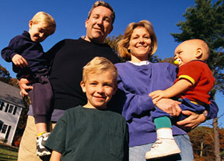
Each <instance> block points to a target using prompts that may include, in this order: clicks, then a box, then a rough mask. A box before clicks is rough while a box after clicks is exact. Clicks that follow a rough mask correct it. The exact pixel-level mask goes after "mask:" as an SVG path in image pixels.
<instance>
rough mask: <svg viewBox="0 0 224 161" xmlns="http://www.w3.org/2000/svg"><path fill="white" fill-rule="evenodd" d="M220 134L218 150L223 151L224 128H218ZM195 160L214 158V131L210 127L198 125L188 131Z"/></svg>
mask: <svg viewBox="0 0 224 161" xmlns="http://www.w3.org/2000/svg"><path fill="white" fill-rule="evenodd" d="M218 130H219V134H220V150H221V151H222V152H224V129H223V128H222V129H218ZM189 136H190V138H191V142H192V146H193V151H194V158H195V161H202V160H203V161H206V160H214V159H215V155H214V153H213V151H214V146H213V145H214V131H213V129H212V128H210V127H206V126H199V127H197V128H195V129H194V130H192V131H191V132H190V133H189Z"/></svg>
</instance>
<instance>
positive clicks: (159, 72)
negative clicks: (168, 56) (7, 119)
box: [116, 20, 217, 161]
mask: <svg viewBox="0 0 224 161" xmlns="http://www.w3.org/2000/svg"><path fill="white" fill-rule="evenodd" d="M117 49H118V53H119V54H120V57H122V58H124V59H126V60H130V61H127V62H125V63H118V64H116V67H117V69H118V74H119V76H118V88H119V94H118V95H119V98H120V100H119V101H118V100H117V102H118V103H120V106H119V107H121V106H123V108H122V115H123V116H124V117H125V118H126V121H127V123H128V126H129V147H130V148H129V160H130V161H145V153H146V152H147V151H149V150H150V148H151V146H152V144H153V142H155V141H156V130H155V126H154V123H153V120H152V117H151V115H150V111H153V110H154V109H155V106H157V107H158V108H160V109H161V110H163V111H165V112H167V113H169V114H171V116H178V115H179V114H180V112H181V109H180V107H179V104H180V103H179V102H177V101H174V100H172V99H161V100H160V101H159V102H156V104H154V103H153V101H152V99H151V97H149V93H151V92H152V91H155V90H164V89H166V88H168V87H170V86H171V85H172V84H173V82H174V80H175V78H176V67H175V66H173V65H172V64H169V63H151V62H149V61H148V60H149V57H151V56H152V55H153V54H154V53H155V52H156V50H157V39H156V35H155V32H154V30H153V26H152V24H151V23H150V22H149V21H147V20H142V21H140V22H138V23H130V24H129V25H128V27H127V28H126V30H125V32H124V36H123V38H122V39H121V40H120V41H119V43H118V48H117ZM121 97H122V99H121ZM216 108H217V107H216ZM183 113H184V114H186V115H189V117H188V118H187V119H185V120H183V121H180V122H178V123H177V124H178V125H185V126H183V127H184V128H190V129H193V128H195V127H196V126H197V125H199V124H200V123H201V122H204V121H205V119H206V117H205V116H204V115H203V114H195V113H193V112H190V111H183ZM211 113H212V112H210V114H211ZM214 113H215V112H214ZM214 116H215V115H214ZM214 116H211V117H214ZM193 117H194V119H193ZM172 129H173V135H174V139H175V141H176V142H177V144H178V146H179V148H180V149H181V153H180V154H178V155H173V156H169V157H165V158H161V159H160V160H163V159H164V160H166V161H167V160H172V161H175V160H182V161H183V160H185V161H191V160H192V161H193V151H192V146H191V142H190V139H189V137H188V135H187V133H186V132H185V131H184V130H182V129H181V128H178V127H177V126H175V125H174V126H173V128H172Z"/></svg>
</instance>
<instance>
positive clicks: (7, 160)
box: [0, 143, 18, 161]
mask: <svg viewBox="0 0 224 161" xmlns="http://www.w3.org/2000/svg"><path fill="white" fill-rule="evenodd" d="M17 153H18V148H16V147H13V146H8V145H5V144H1V143H0V160H1V161H16V160H17V156H18V155H17Z"/></svg>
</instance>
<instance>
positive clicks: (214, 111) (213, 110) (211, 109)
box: [206, 100, 219, 119]
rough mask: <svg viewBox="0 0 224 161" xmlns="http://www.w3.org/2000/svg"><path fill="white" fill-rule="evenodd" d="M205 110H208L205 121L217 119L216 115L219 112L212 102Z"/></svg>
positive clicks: (212, 101)
mask: <svg viewBox="0 0 224 161" xmlns="http://www.w3.org/2000/svg"><path fill="white" fill-rule="evenodd" d="M206 109H207V110H208V116H207V119H214V118H216V117H217V114H218V111H219V107H218V105H217V104H216V103H215V101H214V100H211V104H210V105H209V106H208V108H206Z"/></svg>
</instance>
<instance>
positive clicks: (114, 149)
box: [45, 57, 128, 161]
mask: <svg viewBox="0 0 224 161" xmlns="http://www.w3.org/2000/svg"><path fill="white" fill-rule="evenodd" d="M80 85H81V88H82V90H83V92H84V93H86V97H87V100H88V102H87V104H86V105H84V106H77V107H75V108H71V109H68V110H67V111H65V113H64V115H63V116H62V117H61V118H60V119H59V121H58V122H57V124H56V126H55V128H54V129H53V131H52V132H51V135H50V136H49V138H48V140H47V142H46V144H45V146H46V147H48V148H49V149H52V150H53V152H52V155H51V161H59V160H69V161H70V160H73V161H76V160H77V161H80V160H97V161H105V160H106V161H115V160H116V161H119V160H120V161H124V160H128V129H127V124H126V120H125V119H124V118H123V117H122V116H121V115H120V114H118V113H114V112H111V111H109V110H107V103H108V102H109V101H110V99H111V98H112V95H113V94H114V93H115V92H116V90H117V69H116V67H115V66H114V65H113V64H112V63H111V62H110V61H109V60H108V59H106V58H104V57H95V58H93V59H92V60H91V61H90V62H89V63H88V64H87V65H86V66H84V67H83V78H82V81H81V83H80Z"/></svg>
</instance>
